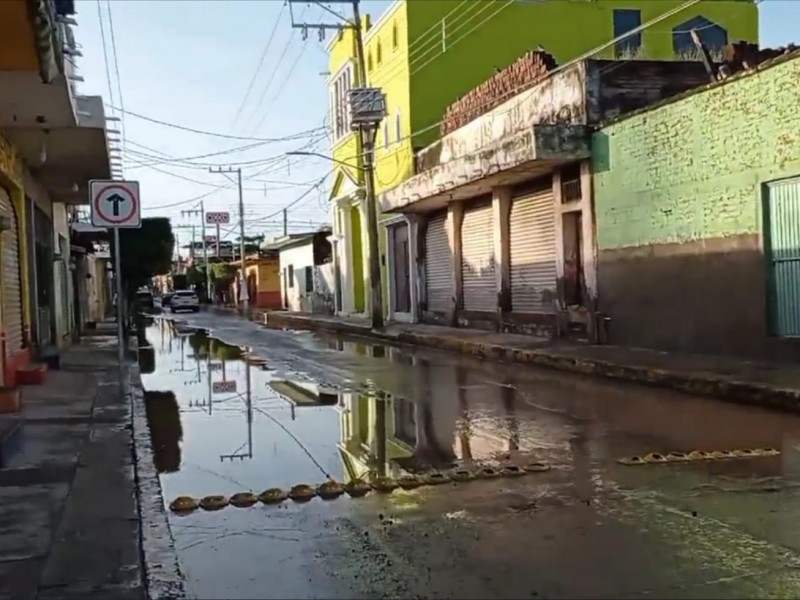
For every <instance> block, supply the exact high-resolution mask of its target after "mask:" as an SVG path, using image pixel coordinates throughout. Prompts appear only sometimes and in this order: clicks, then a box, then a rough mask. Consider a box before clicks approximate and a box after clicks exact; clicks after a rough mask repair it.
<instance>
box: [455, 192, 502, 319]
mask: <svg viewBox="0 0 800 600" xmlns="http://www.w3.org/2000/svg"><path fill="white" fill-rule="evenodd" d="M493 231H494V227H493V226H492V205H491V204H488V205H485V206H481V207H479V208H473V209H472V210H468V211H466V212H465V213H464V222H463V224H462V226H461V275H462V278H463V281H464V309H465V310H468V311H480V312H494V311H495V310H496V308H497V278H496V276H495V256H494V235H493Z"/></svg>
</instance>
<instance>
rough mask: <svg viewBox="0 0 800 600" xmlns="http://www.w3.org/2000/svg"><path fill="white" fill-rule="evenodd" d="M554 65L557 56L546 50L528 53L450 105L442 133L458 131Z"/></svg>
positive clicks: (446, 112)
mask: <svg viewBox="0 0 800 600" xmlns="http://www.w3.org/2000/svg"><path fill="white" fill-rule="evenodd" d="M555 67H556V61H555V59H554V58H553V57H552V56H551V55H550V54H548V53H547V52H538V51H537V52H528V53H526V54H525V55H524V56H522V57H520V58H518V59H517V60H516V61H514V62H513V63H511V64H510V65H509V66H508V67H506V68H505V69H502V70H500V71H498V72H497V73H495V75H494V76H492V78H491V79H488V80H487V81H484V82H483V83H482V84H480V85H479V86H478V87H476V88H474V89H472V90H470V91H469V92H467V93H466V94H465V95H464V96H462V97H461V98H459V99H458V100H456V101H455V102H453V103H452V104H451V105H450V106H448V107H447V110H446V111H445V115H444V120H443V121H442V125H441V127H440V132H441V134H442V135H447V134H448V133H450V132H451V131H455V130H456V129H458V128H459V127H461V126H463V125H465V124H467V123H469V122H470V121H472V120H473V119H477V118H478V117H480V116H481V115H483V114H485V113H487V112H489V111H490V110H492V109H493V108H495V107H496V106H499V105H500V104H502V103H503V102H505V101H506V100H508V99H509V98H511V97H513V96H516V95H517V94H519V93H520V92H523V91H525V90H527V89H529V88H531V87H533V85H534V84H535V83H536V82H537V81H539V80H540V79H542V78H543V77H545V76H546V75H547V73H548V72H549V71H550V70H552V69H554V68H555Z"/></svg>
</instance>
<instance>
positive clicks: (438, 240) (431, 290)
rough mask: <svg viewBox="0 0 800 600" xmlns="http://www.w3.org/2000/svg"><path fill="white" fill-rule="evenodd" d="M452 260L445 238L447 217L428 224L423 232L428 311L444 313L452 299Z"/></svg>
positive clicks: (448, 244) (448, 308) (432, 220)
mask: <svg viewBox="0 0 800 600" xmlns="http://www.w3.org/2000/svg"><path fill="white" fill-rule="evenodd" d="M452 264H453V259H452V253H451V252H450V241H449V240H448V238H447V216H441V217H437V218H435V219H431V220H430V221H429V222H428V229H427V231H426V232H425V282H426V288H425V289H426V291H427V294H426V298H427V300H428V310H429V311H431V312H437V313H446V312H448V311H449V310H450V307H451V303H452V298H453V268H452Z"/></svg>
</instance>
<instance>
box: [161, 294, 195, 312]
mask: <svg viewBox="0 0 800 600" xmlns="http://www.w3.org/2000/svg"><path fill="white" fill-rule="evenodd" d="M169 308H170V310H171V311H172V312H174V313H176V312H178V311H179V310H190V311H192V312H198V311H199V310H200V299H199V298H198V297H197V294H196V293H195V292H194V291H193V290H180V291H179V292H175V293H174V294H173V296H172V299H171V300H170V302H169Z"/></svg>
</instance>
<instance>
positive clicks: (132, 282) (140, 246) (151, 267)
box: [119, 217, 175, 298]
mask: <svg viewBox="0 0 800 600" xmlns="http://www.w3.org/2000/svg"><path fill="white" fill-rule="evenodd" d="M119 240H120V249H121V251H122V280H123V282H124V283H125V287H126V292H127V296H128V297H129V298H131V297H132V296H133V294H135V293H136V290H137V289H139V288H140V287H141V286H143V285H147V284H148V283H149V282H150V280H151V279H152V278H153V276H155V275H163V274H165V273H169V271H170V268H171V267H172V251H173V248H174V245H175V237H174V236H173V235H172V226H171V225H170V222H169V219H165V218H163V217H155V218H147V219H142V226H141V227H140V228H139V229H121V230H120V232H119Z"/></svg>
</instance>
